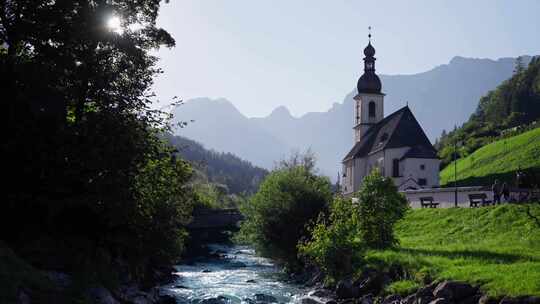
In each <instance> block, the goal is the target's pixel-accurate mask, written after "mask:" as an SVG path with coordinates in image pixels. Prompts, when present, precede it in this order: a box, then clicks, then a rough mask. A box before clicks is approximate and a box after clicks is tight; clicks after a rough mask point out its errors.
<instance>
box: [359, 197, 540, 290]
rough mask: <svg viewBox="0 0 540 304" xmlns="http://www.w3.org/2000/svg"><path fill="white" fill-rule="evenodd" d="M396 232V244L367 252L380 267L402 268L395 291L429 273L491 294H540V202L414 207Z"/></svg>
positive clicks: (417, 282) (419, 280) (372, 261)
mask: <svg viewBox="0 0 540 304" xmlns="http://www.w3.org/2000/svg"><path fill="white" fill-rule="evenodd" d="M527 210H528V211H529V213H530V214H532V215H534V217H536V219H535V218H533V217H530V216H529V215H528V214H527ZM396 233H397V235H398V237H399V239H400V242H401V247H400V248H399V249H395V250H386V251H372V252H369V253H368V261H369V262H371V263H373V264H375V265H377V264H378V265H379V267H389V266H390V265H393V264H399V265H402V266H403V268H405V273H404V274H403V281H401V282H398V283H396V284H393V285H392V286H391V288H393V289H394V290H393V291H394V292H396V291H397V292H399V291H400V289H401V291H403V292H407V291H410V289H412V288H414V287H415V286H419V285H421V284H422V281H424V279H425V278H426V277H430V278H431V279H438V280H440V279H454V280H463V281H467V282H470V283H473V284H479V285H481V286H482V289H483V290H484V291H485V292H487V293H488V294H490V295H492V296H500V295H512V296H517V295H537V296H540V204H531V205H525V206H518V205H502V206H497V207H485V208H477V209H465V208H459V209H458V208H456V209H431V210H427V209H422V210H412V211H410V212H409V213H408V214H407V215H406V217H405V218H404V219H403V220H402V221H401V222H400V223H399V224H398V225H397V228H396ZM407 289H409V290H407Z"/></svg>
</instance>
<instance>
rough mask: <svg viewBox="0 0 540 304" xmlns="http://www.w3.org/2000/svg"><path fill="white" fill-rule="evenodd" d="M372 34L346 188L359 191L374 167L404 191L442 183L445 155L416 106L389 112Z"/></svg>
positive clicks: (344, 179) (357, 102)
mask: <svg viewBox="0 0 540 304" xmlns="http://www.w3.org/2000/svg"><path fill="white" fill-rule="evenodd" d="M369 38H370V42H369V43H368V45H367V47H366V48H365V49H364V55H365V57H364V74H363V75H362V76H361V77H360V79H359V80H358V84H357V88H358V94H357V95H356V97H354V100H355V103H354V104H355V108H354V118H353V119H354V127H353V129H354V145H353V147H352V149H351V150H350V151H349V153H347V155H346V156H345V158H344V159H343V161H342V164H343V175H342V180H341V189H342V191H343V193H344V194H345V195H348V194H352V193H353V192H356V191H358V190H359V189H360V186H361V185H362V180H363V178H364V177H365V176H366V175H367V174H369V173H370V172H371V171H372V170H374V169H378V170H380V172H381V174H383V175H384V176H387V177H391V178H392V179H393V181H394V183H395V185H396V186H397V187H398V189H399V190H412V189H424V188H433V187H437V186H439V164H440V160H439V159H438V157H437V151H436V150H435V148H434V147H433V145H432V144H431V142H430V141H429V139H428V137H427V136H426V134H425V133H424V131H423V130H422V127H421V126H420V124H419V123H418V121H417V120H416V118H415V117H414V115H413V113H412V112H411V109H410V108H409V107H408V106H405V107H403V108H401V109H399V110H397V111H396V112H394V113H392V114H390V115H388V116H386V117H384V96H385V94H383V93H382V91H381V88H382V85H381V80H380V79H379V77H378V76H377V74H375V57H374V56H375V48H374V47H373V46H372V45H371V35H370V36H369Z"/></svg>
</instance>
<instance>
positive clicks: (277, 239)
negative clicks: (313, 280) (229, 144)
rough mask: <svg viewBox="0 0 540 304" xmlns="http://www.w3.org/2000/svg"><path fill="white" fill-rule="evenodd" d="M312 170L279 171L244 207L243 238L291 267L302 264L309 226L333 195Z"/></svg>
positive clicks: (281, 169) (270, 177)
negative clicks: (301, 242) (301, 245)
mask: <svg viewBox="0 0 540 304" xmlns="http://www.w3.org/2000/svg"><path fill="white" fill-rule="evenodd" d="M307 163H308V164H309V163H310V162H307ZM309 168H312V167H309ZM309 168H306V167H305V166H303V165H298V166H284V167H282V168H277V169H275V170H274V171H272V172H271V173H270V174H269V175H268V176H267V177H266V178H265V179H264V181H263V182H262V183H261V185H260V188H259V191H258V192H257V193H256V194H255V195H254V196H253V197H252V198H251V200H249V202H247V203H246V204H244V205H243V206H242V208H241V210H242V212H243V213H244V215H245V217H246V220H245V221H244V223H243V224H242V227H241V232H240V235H241V236H242V239H243V240H244V241H247V242H249V243H251V244H253V245H254V246H255V248H256V249H257V251H258V252H260V253H261V254H263V255H265V256H269V257H273V258H275V259H277V260H278V261H280V262H282V263H284V264H285V265H286V266H288V267H290V268H294V267H297V266H298V265H299V261H298V254H297V244H298V241H299V240H300V239H302V238H305V237H307V236H308V235H309V231H308V228H307V224H308V223H310V222H311V221H314V220H316V219H317V216H318V215H319V213H320V212H321V211H323V210H325V209H326V208H327V205H328V202H329V201H330V199H331V196H332V193H331V183H330V181H329V180H328V178H326V177H319V176H317V175H315V174H313V173H312V172H311V171H310V170H309Z"/></svg>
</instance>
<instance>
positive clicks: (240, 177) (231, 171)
mask: <svg viewBox="0 0 540 304" xmlns="http://www.w3.org/2000/svg"><path fill="white" fill-rule="evenodd" d="M167 140H168V142H169V143H170V144H171V145H172V146H173V147H175V148H176V150H177V151H178V154H179V155H180V156H181V157H182V158H183V159H185V160H187V161H189V162H190V163H191V164H192V165H193V166H194V167H195V169H197V170H200V171H202V173H203V174H204V176H205V177H206V178H207V179H208V181H209V182H211V183H215V184H221V185H225V186H226V188H227V189H224V190H226V192H227V193H230V194H252V193H255V192H256V191H257V189H258V187H259V184H260V182H261V181H262V180H263V179H264V177H265V176H266V174H268V171H267V170H265V169H262V168H259V167H256V166H253V165H252V164H251V163H250V162H248V161H245V160H243V159H241V158H239V157H237V156H236V155H234V154H232V153H226V152H217V151H214V150H207V149H205V148H204V146H203V145H201V144H200V143H198V142H196V141H194V140H191V139H187V138H185V137H181V136H172V135H169V136H167Z"/></svg>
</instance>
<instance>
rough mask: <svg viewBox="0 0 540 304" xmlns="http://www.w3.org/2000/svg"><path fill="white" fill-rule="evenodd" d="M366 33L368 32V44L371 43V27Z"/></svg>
mask: <svg viewBox="0 0 540 304" xmlns="http://www.w3.org/2000/svg"><path fill="white" fill-rule="evenodd" d="M368 32H369V34H368V39H369V42H371V25H370V26H368Z"/></svg>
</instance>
